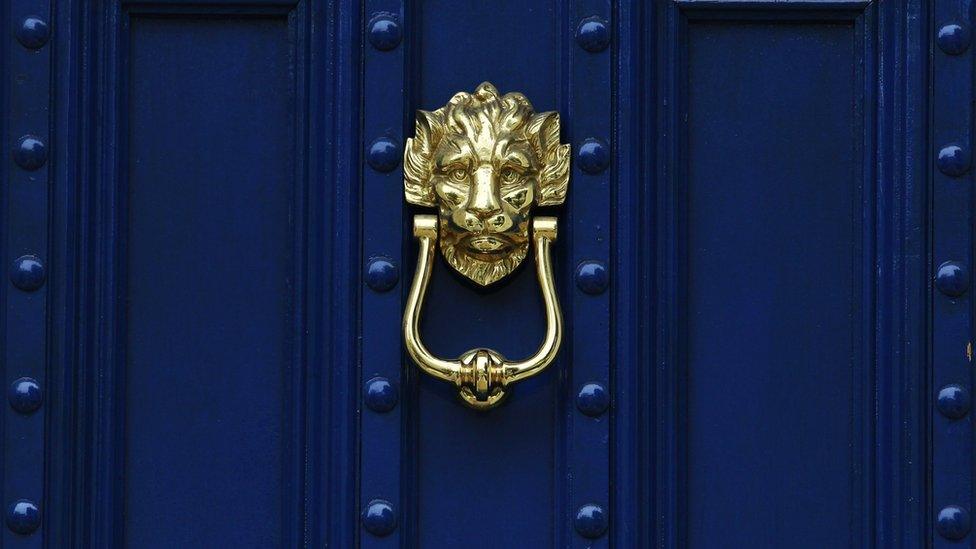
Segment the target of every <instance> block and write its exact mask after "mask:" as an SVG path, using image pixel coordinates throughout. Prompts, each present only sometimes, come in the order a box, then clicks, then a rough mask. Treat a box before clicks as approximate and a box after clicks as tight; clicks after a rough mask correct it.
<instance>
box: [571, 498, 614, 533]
mask: <svg viewBox="0 0 976 549" xmlns="http://www.w3.org/2000/svg"><path fill="white" fill-rule="evenodd" d="M607 525H608V520H607V512H606V511H605V510H604V509H603V507H601V506H599V505H596V504H594V503H588V504H586V505H584V506H582V507H580V508H579V510H578V511H576V520H575V522H574V526H575V527H576V532H577V533H579V535H581V536H583V537H584V538H589V539H596V538H598V537H600V536H602V535H603V534H604V533H605V532H606V531H607Z"/></svg>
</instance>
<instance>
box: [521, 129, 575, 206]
mask: <svg viewBox="0 0 976 549" xmlns="http://www.w3.org/2000/svg"><path fill="white" fill-rule="evenodd" d="M529 131H530V132H531V133H532V134H534V135H536V136H538V137H537V138H538V140H539V141H538V143H539V150H540V151H541V153H542V159H543V162H544V165H543V167H542V170H540V172H539V198H538V204H539V205H540V206H558V205H559V204H562V203H563V202H564V201H565V200H566V191H567V190H568V188H569V152H570V151H569V145H561V144H560V143H559V113H556V112H544V113H540V114H536V115H534V116H533V117H532V120H530V121H529Z"/></svg>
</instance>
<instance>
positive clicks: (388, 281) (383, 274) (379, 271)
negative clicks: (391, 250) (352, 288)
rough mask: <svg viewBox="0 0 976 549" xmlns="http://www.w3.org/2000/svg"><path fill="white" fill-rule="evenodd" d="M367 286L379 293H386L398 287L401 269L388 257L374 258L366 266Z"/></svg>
mask: <svg viewBox="0 0 976 549" xmlns="http://www.w3.org/2000/svg"><path fill="white" fill-rule="evenodd" d="M365 279H366V285H367V286H369V287H370V288H371V289H373V290H376V291H377V292H386V291H388V290H390V289H391V288H393V287H394V286H396V283H397V281H398V280H399V279H400V269H399V268H398V267H397V266H396V264H395V263H393V261H392V260H391V259H390V258H388V257H374V258H371V259H370V260H369V263H367V264H366V274H365Z"/></svg>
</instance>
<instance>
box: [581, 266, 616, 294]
mask: <svg viewBox="0 0 976 549" xmlns="http://www.w3.org/2000/svg"><path fill="white" fill-rule="evenodd" d="M609 283H610V275H609V274H608V273H607V266H606V265H604V264H603V262H602V261H584V262H582V263H580V264H579V267H577V268H576V286H577V287H578V288H579V289H580V290H582V291H583V292H585V293H588V294H590V295H597V294H602V293H603V292H604V291H606V289H607V285H608V284H609Z"/></svg>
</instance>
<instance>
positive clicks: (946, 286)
mask: <svg viewBox="0 0 976 549" xmlns="http://www.w3.org/2000/svg"><path fill="white" fill-rule="evenodd" d="M935 286H936V287H937V288H938V289H939V291H940V292H942V293H943V294H945V295H947V296H949V297H959V296H961V295H963V294H964V293H966V290H968V289H969V273H968V272H967V271H966V267H964V266H963V265H962V264H961V263H959V262H957V261H946V262H945V263H943V264H942V265H939V270H938V271H936V273H935Z"/></svg>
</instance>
